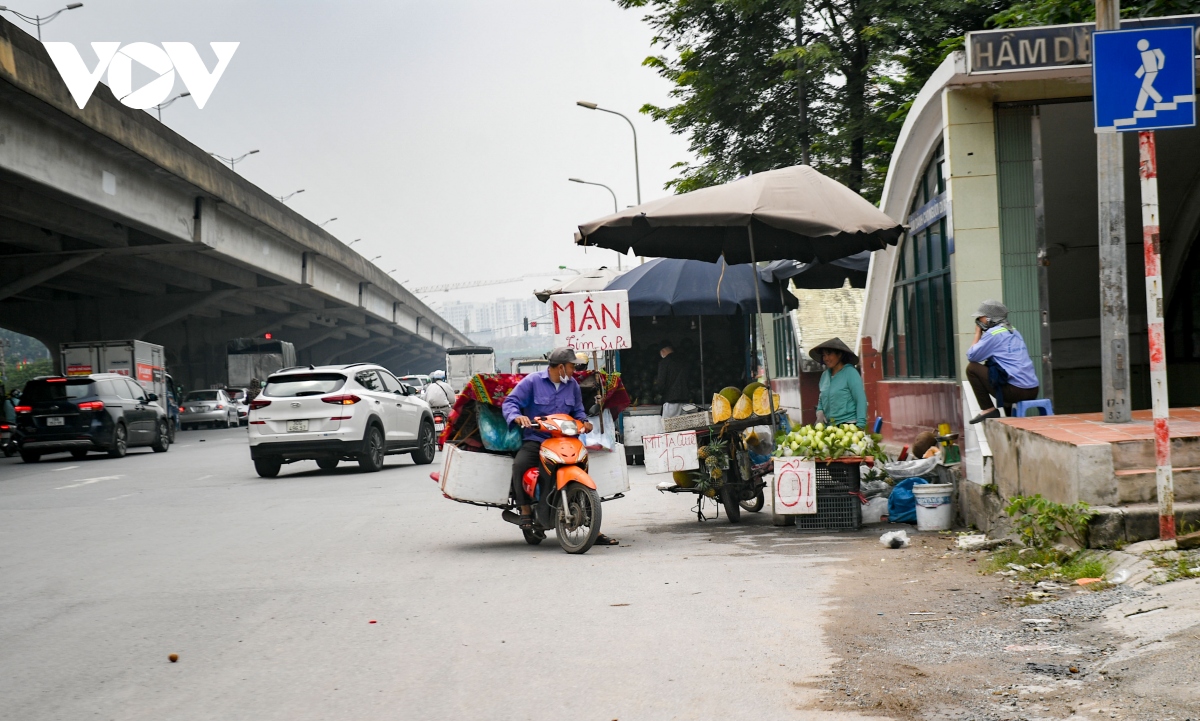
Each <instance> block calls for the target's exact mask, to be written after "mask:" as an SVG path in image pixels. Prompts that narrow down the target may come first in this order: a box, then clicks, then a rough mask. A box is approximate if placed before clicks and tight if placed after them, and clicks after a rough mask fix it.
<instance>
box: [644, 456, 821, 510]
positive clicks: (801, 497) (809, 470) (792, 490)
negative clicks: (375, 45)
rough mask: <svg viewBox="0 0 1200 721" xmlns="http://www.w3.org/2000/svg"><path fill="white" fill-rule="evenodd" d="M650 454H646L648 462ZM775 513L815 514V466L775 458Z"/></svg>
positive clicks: (810, 462)
mask: <svg viewBox="0 0 1200 721" xmlns="http://www.w3.org/2000/svg"><path fill="white" fill-rule="evenodd" d="M649 458H650V454H649V453H647V454H646V459H647V462H649ZM771 485H772V493H773V495H774V500H775V513H776V514H777V515H781V516H795V515H806V514H811V513H816V512H817V464H816V462H815V461H805V460H801V459H799V458H776V459H775V480H774V482H773V483H772V484H771Z"/></svg>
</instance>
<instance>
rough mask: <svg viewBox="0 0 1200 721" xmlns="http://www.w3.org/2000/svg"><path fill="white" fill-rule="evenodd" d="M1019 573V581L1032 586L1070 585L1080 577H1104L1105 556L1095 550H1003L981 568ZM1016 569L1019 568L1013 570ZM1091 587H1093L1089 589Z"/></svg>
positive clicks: (993, 571) (985, 571) (989, 571)
mask: <svg viewBox="0 0 1200 721" xmlns="http://www.w3.org/2000/svg"><path fill="white" fill-rule="evenodd" d="M1010 564H1012V565H1015V566H1017V567H1018V568H1024V569H1025V570H1024V571H1021V570H1017V575H1016V578H1020V579H1021V580H1022V581H1026V582H1029V583H1036V582H1038V581H1058V582H1064V583H1065V582H1069V581H1074V580H1077V579H1080V578H1104V574H1105V573H1106V572H1107V566H1106V564H1105V562H1104V557H1103V556H1101V555H1100V554H1097V553H1094V552H1092V551H1079V552H1076V553H1065V552H1063V551H1061V550H1059V549H1057V548H1053V547H1049V546H1047V547H1041V548H1013V547H1009V548H1003V549H1000V550H997V551H996V552H995V553H993V554H992V555H991V556H990V557H989V558H988V560H987V562H986V563H984V564H982V568H981V569H980V570H981V571H982V572H983V573H996V572H997V571H1008V570H1010ZM1011 570H1016V569H1011ZM1089 587H1090V586H1089Z"/></svg>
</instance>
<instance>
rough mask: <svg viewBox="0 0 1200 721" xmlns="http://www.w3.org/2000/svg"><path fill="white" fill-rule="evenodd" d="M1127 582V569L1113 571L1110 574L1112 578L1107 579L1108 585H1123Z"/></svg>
mask: <svg viewBox="0 0 1200 721" xmlns="http://www.w3.org/2000/svg"><path fill="white" fill-rule="evenodd" d="M1128 580H1129V569H1128V568H1122V569H1120V570H1118V571H1115V572H1114V573H1113V574H1112V576H1111V577H1109V579H1108V581H1109V583H1125V582H1126V581H1128Z"/></svg>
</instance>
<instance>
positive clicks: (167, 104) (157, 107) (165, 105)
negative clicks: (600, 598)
mask: <svg viewBox="0 0 1200 721" xmlns="http://www.w3.org/2000/svg"><path fill="white" fill-rule="evenodd" d="M190 95H191V93H190V92H188V93H180V94H178V95H176V96H175V97H173V98H171V99H170V100H168V101H166V102H165V103H159V104H158V105H155V106H154V109H155V110H157V111H158V122H160V123H161V122H162V111H163V108H168V107H170V106H171V103H173V102H175V101H176V100H178V99H180V98H186V97H188V96H190Z"/></svg>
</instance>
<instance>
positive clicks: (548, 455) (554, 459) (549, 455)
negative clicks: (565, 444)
mask: <svg viewBox="0 0 1200 721" xmlns="http://www.w3.org/2000/svg"><path fill="white" fill-rule="evenodd" d="M542 458H545V459H546V460H547V461H550V462H551V463H557V464H559V465H561V464H562V462H563V460H562V459H561V458H559V457H558V454H557V453H555V452H554V451H552V450H550V449H549V448H543V449H542Z"/></svg>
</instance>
